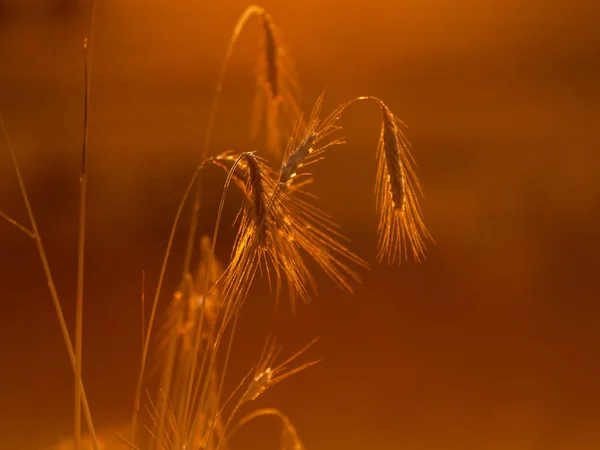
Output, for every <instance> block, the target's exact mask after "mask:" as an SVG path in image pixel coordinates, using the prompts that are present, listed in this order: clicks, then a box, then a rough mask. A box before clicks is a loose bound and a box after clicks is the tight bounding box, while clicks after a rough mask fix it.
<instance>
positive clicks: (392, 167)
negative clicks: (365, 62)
mask: <svg viewBox="0 0 600 450" xmlns="http://www.w3.org/2000/svg"><path fill="white" fill-rule="evenodd" d="M363 100H368V101H373V102H375V103H376V104H377V105H378V106H379V108H380V109H381V113H382V125H381V132H380V134H379V141H378V145H377V161H378V162H377V177H376V182H375V197H376V209H377V213H378V215H379V225H378V244H377V259H378V260H379V261H380V262H381V261H384V260H387V262H388V263H389V264H393V263H396V262H397V263H401V262H402V260H404V259H408V254H409V250H410V253H412V256H413V258H414V260H415V261H417V262H420V261H421V260H422V259H423V258H424V257H425V250H426V243H425V241H426V240H433V239H432V237H431V234H430V233H429V231H428V230H427V228H426V226H425V223H424V221H423V213H422V211H421V207H420V206H419V196H420V195H422V191H421V185H420V183H419V180H418V178H417V175H416V173H415V170H414V166H415V165H416V164H415V160H414V158H413V156H412V155H411V153H410V143H409V142H408V139H407V138H406V136H404V133H403V132H402V128H403V127H404V124H403V123H402V121H401V120H400V119H398V118H397V117H396V116H395V115H394V114H393V113H392V112H391V110H390V109H389V108H388V107H387V105H386V104H385V103H384V102H383V101H382V100H381V99H379V98H377V97H372V96H362V97H356V98H354V99H352V100H350V101H348V102H346V103H343V104H342V105H340V106H339V107H338V108H337V110H336V111H337V113H336V114H337V116H339V115H341V114H342V113H343V112H344V111H345V110H346V108H347V107H348V106H350V105H352V104H353V103H355V102H358V101H363Z"/></svg>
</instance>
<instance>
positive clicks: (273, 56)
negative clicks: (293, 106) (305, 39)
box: [262, 11, 281, 98]
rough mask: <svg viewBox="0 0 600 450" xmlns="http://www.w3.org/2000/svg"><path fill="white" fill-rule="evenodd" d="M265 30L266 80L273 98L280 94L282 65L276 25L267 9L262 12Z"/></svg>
mask: <svg viewBox="0 0 600 450" xmlns="http://www.w3.org/2000/svg"><path fill="white" fill-rule="evenodd" d="M262 19H263V30H264V52H265V54H264V57H265V67H266V69H265V82H266V84H267V88H268V89H270V91H271V95H272V96H273V98H278V97H279V95H280V91H279V88H280V81H279V78H280V76H281V74H280V67H279V57H278V53H279V47H278V44H277V39H276V34H275V25H274V24H273V20H272V19H271V16H270V15H269V13H267V12H266V11H264V12H263V14H262Z"/></svg>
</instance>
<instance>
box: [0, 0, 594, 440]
mask: <svg viewBox="0 0 600 450" xmlns="http://www.w3.org/2000/svg"><path fill="white" fill-rule="evenodd" d="M0 4H1V5H2V6H1V7H0V11H1V12H0V109H1V110H2V113H3V115H4V118H5V121H6V125H7V128H8V131H9V134H10V136H11V138H12V140H13V144H14V146H15V148H16V150H17V152H18V155H19V160H20V162H21V164H22V169H23V174H24V177H25V180H26V183H27V186H28V188H29V191H30V196H31V199H32V203H33V206H34V208H35V211H36V213H37V218H38V220H39V224H40V228H41V230H42V234H43V238H44V240H45V243H46V246H47V250H48V253H49V258H50V263H51V265H52V267H53V269H54V274H55V278H56V281H57V285H58V289H59V293H60V294H61V295H62V299H63V302H64V304H65V309H66V311H67V314H68V316H69V319H70V320H71V322H72V321H73V304H74V299H75V263H76V229H77V228H76V227H77V204H78V203H77V202H78V200H77V198H78V197H77V195H78V194H77V193H78V169H79V161H80V159H79V151H80V143H81V139H82V101H83V73H82V72H83V68H82V66H83V60H82V42H83V37H84V36H85V35H86V30H87V27H88V24H89V17H90V8H89V2H87V1H85V2H84V1H77V0H46V1H34V0H3V1H0ZM262 5H263V6H265V7H266V8H267V9H268V10H269V11H270V12H271V14H272V16H273V19H274V20H275V21H276V23H277V24H278V25H279V26H280V27H281V28H282V30H283V33H284V37H285V39H286V41H287V44H288V46H289V48H290V51H291V53H292V55H293V57H294V59H295V61H296V65H297V69H298V72H299V74H300V82H301V86H302V89H303V94H304V96H303V98H304V103H303V107H304V109H305V110H310V107H311V104H312V102H313V101H314V100H315V98H316V97H317V96H318V94H319V93H320V92H321V91H322V89H323V88H325V87H327V96H326V100H325V109H326V110H330V109H331V108H333V107H334V106H335V105H337V104H338V103H340V102H342V101H345V100H348V99H350V98H353V97H355V96H357V95H366V94H369V95H376V96H379V97H381V98H383V99H385V100H386V102H387V103H388V105H389V106H390V108H391V109H392V110H393V111H394V112H395V113H396V115H398V116H399V117H400V118H401V119H403V120H404V121H405V122H406V123H407V124H408V126H409V128H408V130H407V135H408V137H409V138H410V140H411V141H412V144H413V148H414V155H415V157H416V158H417V161H418V163H419V171H418V173H419V175H420V178H421V182H422V184H423V188H424V193H425V198H424V200H423V209H424V212H425V217H426V221H427V223H428V226H429V228H430V231H431V233H432V234H433V236H434V237H435V240H436V245H431V246H430V250H429V253H428V260H427V261H426V262H425V263H424V264H421V265H417V264H413V263H408V264H405V265H402V267H399V268H398V267H387V266H385V265H377V264H376V263H375V243H376V236H375V231H376V216H375V212H374V199H373V195H372V191H373V184H374V179H375V168H376V166H375V158H374V155H375V147H376V141H377V137H378V133H379V126H380V124H379V120H380V119H379V114H378V113H377V110H376V108H375V107H374V106H368V105H361V106H360V107H355V108H354V109H353V110H352V111H349V112H348V114H347V115H346V117H345V118H344V122H343V125H344V126H345V135H346V136H347V141H348V145H347V146H345V147H343V148H337V149H335V150H333V151H332V152H331V153H330V155H329V157H328V159H327V160H326V161H324V162H323V163H322V165H321V166H319V167H318V168H316V169H315V174H316V177H317V183H316V185H315V192H316V193H317V194H318V196H319V198H320V199H321V200H320V206H322V207H324V208H325V209H327V210H328V211H330V212H331V213H332V215H333V216H334V217H335V218H336V219H337V221H338V222H339V223H340V224H341V225H342V227H343V229H344V230H345V233H346V234H347V235H348V236H349V237H350V238H351V240H352V244H351V248H352V249H353V250H354V251H356V252H358V253H359V254H361V255H362V256H363V257H364V258H365V259H367V260H368V261H369V262H371V263H373V269H372V270H370V271H366V272H365V273H364V281H363V283H362V284H360V285H357V287H356V292H355V293H354V295H351V294H347V293H340V292H339V291H337V290H336V289H335V287H334V286H333V285H332V283H331V282H329V281H327V280H325V279H322V277H321V278H320V281H321V291H320V295H319V297H318V298H316V299H315V301H314V302H313V303H312V304H310V305H308V306H302V307H300V308H298V311H297V313H296V315H292V314H291V313H290V311H289V309H288V308H281V309H280V310H279V312H278V313H273V308H272V300H271V299H270V298H269V296H268V293H267V291H266V289H265V286H264V283H263V284H261V283H258V285H257V286H256V288H255V290H254V291H253V294H252V296H251V299H250V301H249V303H248V305H247V307H246V310H245V313H244V316H243V318H242V321H243V323H242V325H241V328H240V330H241V331H240V334H241V335H242V336H243V338H240V339H239V340H238V341H237V346H236V347H235V351H236V354H237V357H236V360H235V362H234V364H233V367H232V370H231V372H230V377H229V382H230V385H231V386H233V385H234V384H235V382H236V381H237V379H239V378H238V377H240V376H241V375H242V374H243V373H244V371H245V370H247V369H248V368H249V367H250V366H251V365H252V364H253V363H254V361H255V359H256V357H257V355H258V351H259V349H260V347H261V343H262V340H263V339H264V337H265V336H266V334H267V333H268V332H274V333H275V335H276V336H277V337H278V338H279V340H280V341H281V343H282V344H284V345H285V347H286V348H287V350H288V351H290V352H292V351H294V350H295V349H296V348H299V347H300V346H302V345H303V344H304V343H305V342H307V341H308V340H310V339H311V338H312V337H314V336H317V335H319V336H322V337H323V339H322V341H321V343H320V344H319V345H318V346H317V347H315V348H314V349H313V350H312V354H311V356H313V357H314V356H322V357H323V358H324V361H323V362H322V363H321V364H320V365H319V366H317V367H315V368H313V369H310V370H309V371H307V372H305V373H303V374H301V375H298V376H296V377H294V378H291V379H290V380H289V381H286V382H285V383H282V384H281V385H278V386H276V387H275V388H273V389H272V390H271V391H270V392H268V393H267V394H265V395H264V397H262V398H261V399H260V400H259V401H258V402H259V403H260V405H265V406H266V405H275V406H278V407H280V408H281V409H283V410H284V411H285V412H286V413H287V414H289V416H290V417H291V418H292V420H293V421H294V423H295V424H296V426H297V428H298V431H299V433H300V434H301V436H302V437H303V439H304V442H305V444H306V447H307V448H308V449H310V450H326V449H327V450H331V449H346V450H355V449H356V450H358V449H365V448H369V449H376V450H388V449H399V448H406V449H461V450H462V449H498V450H504V449H513V450H517V449H519V450H520V449H528V450H529V449H531V450H533V449H539V450H541V449H544V450H551V449H582V450H588V449H597V448H600V382H599V381H598V380H599V379H600V306H599V305H600V295H599V294H600V289H599V288H598V273H599V264H598V254H599V252H600V236H599V231H598V230H599V226H600V217H599V214H598V213H599V202H600V184H599V183H598V177H599V176H600V166H599V164H598V163H599V161H600V156H599V152H600V146H599V145H598V132H597V130H598V120H599V119H600V26H599V21H600V6H599V4H598V2H595V1H593V0H589V1H583V0H579V1H571V2H559V1H543V2H542V1H527V2H526V1H517V0H490V1H487V2H481V1H476V0H455V1H444V0H422V1H416V0H403V1H384V0H371V1H369V2H363V1H351V0H345V1H341V0H304V1H302V2H289V1H279V2H278V1H273V0H265V1H264V2H263V3H262ZM245 6H247V4H246V3H245V2H243V1H239V0H235V1H233V0H228V1H212V0H203V1H200V0H170V1H164V0H161V1H159V0H152V1H141V0H98V6H97V17H96V19H97V20H96V34H95V41H94V43H93V69H92V72H93V73H92V88H91V105H90V107H91V110H90V135H89V139H90V140H89V143H90V181H89V182H90V197H89V209H88V214H89V215H88V224H89V225H88V239H87V252H88V253H87V255H88V258H87V272H86V275H87V279H86V306H85V318H86V322H85V353H84V376H85V381H86V385H87V389H88V392H89V398H90V403H91V405H92V409H93V413H94V414H95V417H96V421H97V423H98V426H99V428H101V429H106V430H109V432H110V430H111V429H113V428H114V427H120V426H122V425H123V424H124V423H125V422H126V421H127V420H128V418H129V415H130V409H131V404H132V394H133V387H134V384H135V376H136V371H137V368H138V362H139V361H138V359H139V356H138V355H139V349H140V325H139V323H140V293H141V290H142V289H141V277H142V275H141V274H142V271H145V274H146V280H147V283H146V284H147V285H146V292H147V295H150V294H151V293H152V292H153V290H154V286H155V282H156V277H157V274H158V270H159V267H160V262H161V258H162V253H163V251H164V245H165V243H166V239H167V237H168V232H169V228H170V225H171V221H172V218H173V214H174V213H175V210H176V208H177V205H178V202H179V199H180V197H181V195H182V193H183V190H184V188H185V185H186V184H187V182H188V180H189V177H190V176H191V173H192V172H193V168H194V166H195V164H197V163H198V158H199V150H200V148H201V142H202V139H203V136H204V131H205V126H206V121H207V117H208V107H209V105H210V101H211V100H212V96H213V93H214V86H215V82H216V77H217V71H218V68H219V65H220V63H221V61H222V57H223V55H224V51H225V48H226V45H227V42H228V39H229V36H230V33H231V30H232V28H233V25H234V23H235V21H236V20H237V17H238V16H239V14H240V13H241V12H242V10H243V9H244V7H245ZM258 32H259V28H258V26H256V23H251V24H250V25H249V26H248V29H247V30H246V31H244V35H243V37H242V39H241V41H240V44H239V47H238V48H237V50H236V53H235V54H234V58H233V60H232V65H231V71H230V73H229V75H228V77H227V79H226V84H225V90H224V96H223V102H222V104H221V109H220V110H219V114H218V117H217V128H216V132H215V139H214V143H215V148H216V149H225V148H236V149H247V148H248V131H247V130H248V123H249V119H248V117H249V113H250V106H251V101H252V97H253V93H254V79H253V67H254V59H255V58H256V52H257V48H258V47H257V39H258ZM9 162H10V161H9V155H8V149H7V147H6V145H5V143H4V142H2V143H0V209H1V210H2V211H4V212H6V213H8V214H10V215H11V216H13V217H15V218H18V219H19V220H21V221H23V222H25V221H26V215H25V210H24V208H23V205H22V200H21V198H20V196H19V193H18V189H17V184H16V178H15V176H14V173H13V171H12V169H11V167H10V164H9ZM222 181H223V178H222V176H221V174H220V173H218V172H215V173H210V174H208V175H207V185H209V186H212V187H213V188H211V189H210V190H209V191H208V192H207V197H206V202H205V207H206V211H207V214H206V215H205V216H204V220H203V222H202V227H203V229H204V230H205V231H209V230H210V229H211V226H212V223H213V221H214V211H215V206H216V205H215V203H216V199H217V197H218V195H219V194H220V187H221V183H222ZM235 208H236V204H235V198H234V199H233V200H232V203H230V204H229V207H228V210H227V211H228V213H227V214H228V217H233V214H234V211H235ZM183 234H184V233H182V234H181V236H179V238H178V239H177V241H176V248H175V253H174V258H173V259H172V261H173V264H172V265H171V266H170V267H171V270H170V271H169V274H168V278H167V285H166V289H165V296H164V298H163V305H164V304H165V303H166V302H167V301H168V299H169V295H168V293H169V291H171V290H172V289H174V288H175V283H176V282H177V281H178V276H179V273H178V271H179V270H180V264H181V257H182V246H183ZM231 237H232V233H231V231H230V230H229V229H228V228H227V227H226V228H225V229H224V231H223V234H222V239H221V242H220V245H219V255H220V256H221V257H222V258H223V259H226V257H227V255H228V246H229V245H230V244H231ZM0 312H1V313H0V322H1V323H0V355H1V358H0V361H1V363H0V364H1V366H0V386H1V387H2V392H1V393H0V448H2V449H17V450H18V449H39V448H42V447H45V446H47V445H50V444H52V443H53V442H55V441H56V440H57V439H58V438H59V437H60V436H64V435H68V434H69V433H70V432H71V420H72V374H71V371H70V368H69V364H68V360H67V357H66V352H65V350H64V349H63V346H62V342H61V337H60V333H59V329H58V326H57V324H56V319H55V316H54V313H53V309H52V306H51V302H50V298H49V295H48V292H47V289H46V285H45V281H44V278H43V275H42V270H41V267H40V264H39V261H38V259H37V255H36V253H35V248H34V245H33V243H32V242H31V241H30V240H29V239H28V238H27V237H26V236H24V235H22V234H21V233H20V232H18V230H16V229H15V228H13V227H11V226H10V225H8V224H6V223H4V222H0ZM276 426H277V425H275V424H273V423H271V422H269V421H268V420H265V421H264V422H263V423H257V424H256V427H255V428H252V429H249V430H248V431H246V434H245V435H244V436H246V437H245V438H244V439H243V440H242V441H240V442H238V445H239V446H240V448H247V449H253V448H257V449H258V448H260V449H266V448H275V447H274V444H275V438H276V436H277V433H276ZM270 433H271V434H272V436H273V439H270V438H269V435H270ZM269 446H270V447H269Z"/></svg>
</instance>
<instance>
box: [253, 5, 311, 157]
mask: <svg viewBox="0 0 600 450" xmlns="http://www.w3.org/2000/svg"><path fill="white" fill-rule="evenodd" d="M261 19H262V30H263V32H262V50H261V55H260V58H259V60H258V64H257V80H256V81H257V90H256V95H255V98H254V106H253V113H252V119H251V123H250V139H251V141H252V140H254V139H256V137H257V136H258V134H259V129H260V127H261V124H262V123H263V122H264V125H265V127H264V128H265V133H266V141H267V150H269V151H270V152H271V153H272V154H274V155H280V154H281V150H282V148H283V140H284V139H286V138H287V137H288V136H289V135H290V134H291V133H292V132H293V126H294V124H295V123H296V122H297V121H298V120H301V110H300V106H299V105H298V100H297V97H298V92H299V88H298V83H297V81H296V73H295V68H294V66H293V62H292V60H291V58H290V57H289V54H288V52H287V51H286V49H285V44H284V42H283V39H282V38H281V35H280V34H281V33H280V31H279V29H278V28H277V26H276V25H275V23H274V22H273V19H272V18H271V15H270V14H269V13H268V12H267V11H265V10H263V11H262V14H261ZM263 119H264V120H263Z"/></svg>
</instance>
